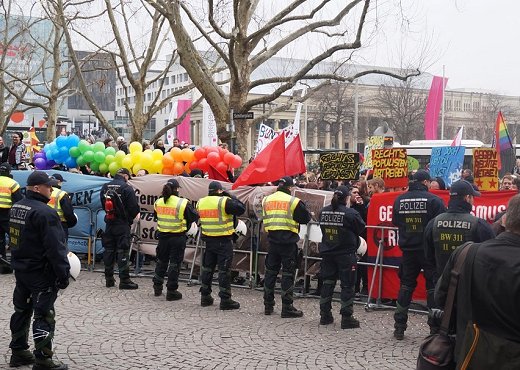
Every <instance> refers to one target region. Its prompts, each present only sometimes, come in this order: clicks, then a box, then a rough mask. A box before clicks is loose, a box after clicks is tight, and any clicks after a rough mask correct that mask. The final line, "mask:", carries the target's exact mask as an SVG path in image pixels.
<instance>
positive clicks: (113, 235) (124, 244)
mask: <svg viewBox="0 0 520 370" xmlns="http://www.w3.org/2000/svg"><path fill="white" fill-rule="evenodd" d="M102 244H103V248H105V252H104V253H103V262H104V264H105V278H107V279H111V278H113V277H114V264H115V262H116V260H117V266H118V269H119V278H120V279H121V280H129V279H130V262H129V260H128V257H129V256H128V255H129V253H130V225H128V224H115V225H114V224H107V227H106V230H105V232H104V234H103V238H102Z"/></svg>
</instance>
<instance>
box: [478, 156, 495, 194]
mask: <svg viewBox="0 0 520 370" xmlns="http://www.w3.org/2000/svg"><path fill="white" fill-rule="evenodd" d="M473 176H474V178H475V185H477V186H478V188H479V189H480V190H498V154H497V151H496V149H495V148H474V149H473Z"/></svg>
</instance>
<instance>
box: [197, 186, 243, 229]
mask: <svg viewBox="0 0 520 370" xmlns="http://www.w3.org/2000/svg"><path fill="white" fill-rule="evenodd" d="M227 200H228V197H224V196H222V197H219V196H215V195H209V196H207V197H204V198H201V199H200V200H199V201H198V203H197V211H199V216H200V225H201V231H202V235H205V236H229V235H232V234H233V232H234V229H233V215H229V214H227V213H226V202H227Z"/></svg>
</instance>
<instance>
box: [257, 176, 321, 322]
mask: <svg viewBox="0 0 520 370" xmlns="http://www.w3.org/2000/svg"><path fill="white" fill-rule="evenodd" d="M293 187H294V181H293V179H292V178H291V177H289V176H286V177H282V178H281V179H280V181H279V182H278V188H277V189H276V192H274V193H273V194H271V195H268V196H267V197H265V198H264V200H263V201H262V215H263V216H262V217H263V223H264V227H265V230H266V231H267V237H268V240H269V250H268V253H267V257H266V260H265V279H264V314H265V315H271V314H272V313H273V311H274V304H275V301H274V286H275V284H276V277H277V276H278V272H279V271H280V268H282V281H281V285H282V313H281V316H282V318H291V317H302V316H303V312H302V311H300V310H297V309H296V308H295V307H294V306H293V300H294V299H293V289H294V274H295V272H296V264H297V263H296V260H297V256H298V245H297V244H296V243H298V241H299V240H300V236H299V234H298V233H299V226H300V224H307V223H308V222H309V221H310V220H311V214H310V212H309V210H308V209H307V207H306V206H305V203H303V202H302V201H301V200H300V199H298V198H297V197H294V196H292V195H291V189H292V188H293Z"/></svg>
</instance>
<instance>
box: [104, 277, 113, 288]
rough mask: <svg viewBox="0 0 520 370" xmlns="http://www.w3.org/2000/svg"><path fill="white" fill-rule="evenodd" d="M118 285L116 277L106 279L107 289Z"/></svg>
mask: <svg viewBox="0 0 520 370" xmlns="http://www.w3.org/2000/svg"><path fill="white" fill-rule="evenodd" d="M115 285H116V279H114V277H113V276H112V277H108V276H107V277H105V286H106V287H107V288H112V287H113V286H115Z"/></svg>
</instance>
